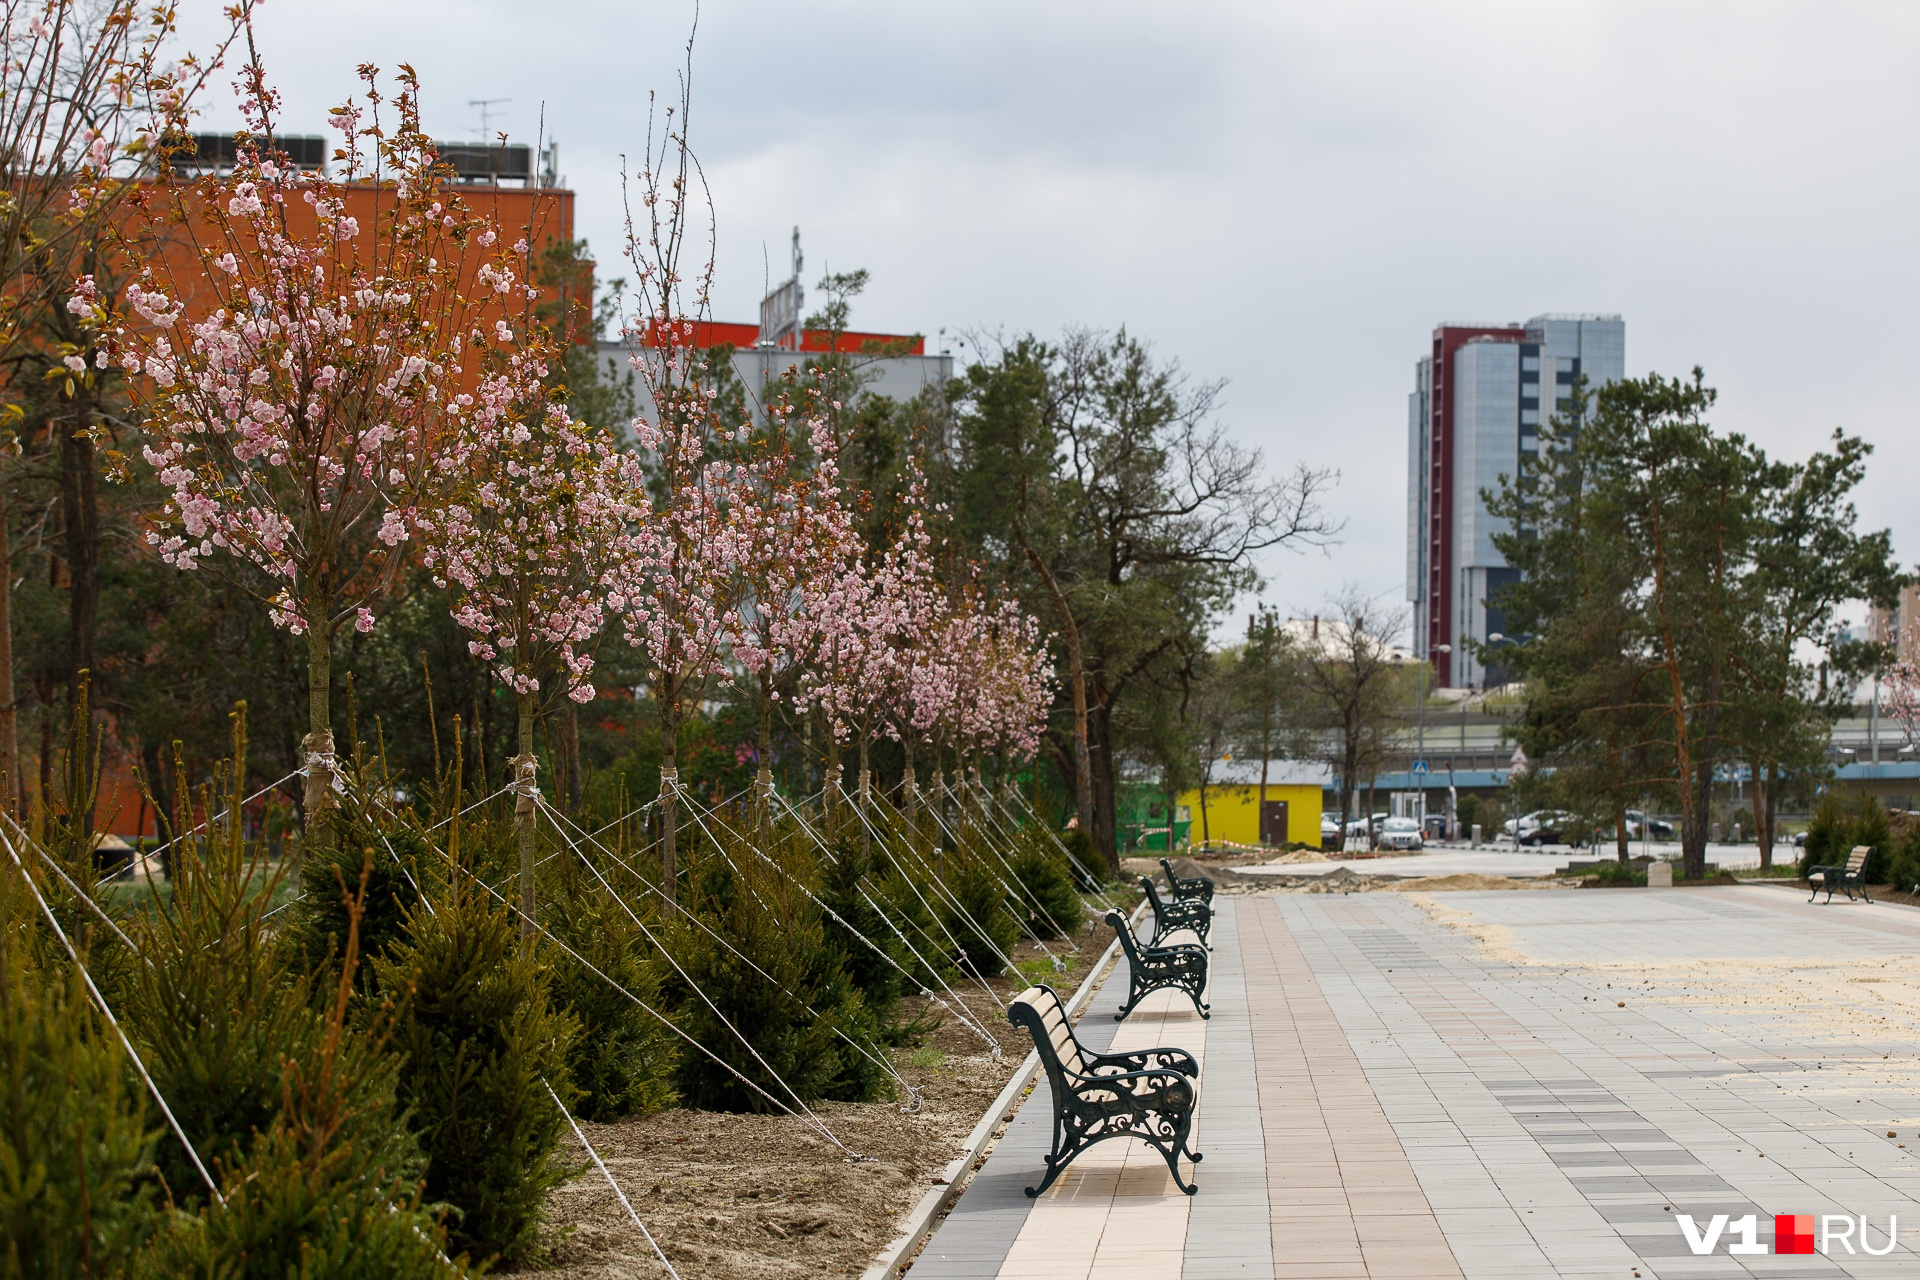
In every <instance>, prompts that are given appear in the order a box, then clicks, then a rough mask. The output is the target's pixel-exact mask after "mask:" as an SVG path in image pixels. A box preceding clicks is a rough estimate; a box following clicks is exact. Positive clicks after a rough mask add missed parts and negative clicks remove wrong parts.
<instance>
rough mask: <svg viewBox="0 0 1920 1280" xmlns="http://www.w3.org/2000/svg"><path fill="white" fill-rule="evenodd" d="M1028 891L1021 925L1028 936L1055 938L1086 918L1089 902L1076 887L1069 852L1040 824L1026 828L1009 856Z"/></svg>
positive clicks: (1022, 905) (1021, 882) (1026, 891)
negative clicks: (1065, 851)
mask: <svg viewBox="0 0 1920 1280" xmlns="http://www.w3.org/2000/svg"><path fill="white" fill-rule="evenodd" d="M1009 861H1010V862H1011V863H1012V866H1013V874H1014V875H1015V876H1016V877H1018V878H1019V881H1020V885H1021V887H1022V888H1023V889H1024V890H1025V892H1024V893H1023V894H1022V895H1021V900H1020V907H1021V920H1020V925H1021V928H1023V929H1024V930H1025V931H1026V933H1027V936H1029V937H1033V938H1055V937H1059V936H1061V935H1063V934H1069V933H1072V932H1073V931H1074V930H1075V929H1076V928H1078V927H1079V926H1080V923H1081V921H1083V920H1085V919H1086V916H1087V908H1086V904H1085V903H1083V902H1082V901H1081V900H1080V895H1079V893H1078V892H1076V891H1075V889H1074V887H1073V873H1072V870H1071V868H1070V867H1069V865H1068V863H1067V859H1066V855H1065V854H1063V853H1061V852H1060V850H1059V849H1058V848H1057V847H1056V846H1055V845H1054V843H1053V840H1052V839H1051V838H1050V837H1049V835H1048V833H1047V832H1045V831H1043V830H1041V829H1040V828H1039V827H1035V826H1030V827H1026V828H1024V829H1023V830H1022V831H1021V832H1020V834H1019V836H1018V837H1017V838H1016V844H1015V846H1014V850H1013V856H1012V857H1011V858H1010V859H1009Z"/></svg>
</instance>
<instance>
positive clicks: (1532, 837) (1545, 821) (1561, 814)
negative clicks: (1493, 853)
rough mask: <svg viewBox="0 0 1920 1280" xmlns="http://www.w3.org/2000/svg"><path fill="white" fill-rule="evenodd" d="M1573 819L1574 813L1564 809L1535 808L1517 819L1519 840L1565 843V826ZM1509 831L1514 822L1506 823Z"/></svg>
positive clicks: (1523, 841)
mask: <svg viewBox="0 0 1920 1280" xmlns="http://www.w3.org/2000/svg"><path fill="white" fill-rule="evenodd" d="M1573 821H1574V815H1573V814H1571V813H1568V812H1567V811H1566V810H1565V809H1536V810H1534V811H1533V812H1532V813H1529V814H1526V815H1524V816H1523V817H1521V818H1520V820H1519V841H1520V843H1521V844H1524V845H1543V844H1562V843H1565V840H1566V833H1567V826H1568V824H1570V823H1572V822H1573ZM1506 829H1507V831H1508V832H1509V833H1512V832H1513V831H1514V824H1513V823H1511V822H1509V823H1507V824H1506Z"/></svg>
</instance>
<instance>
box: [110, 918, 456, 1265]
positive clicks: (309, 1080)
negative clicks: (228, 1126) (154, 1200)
mask: <svg viewBox="0 0 1920 1280" xmlns="http://www.w3.org/2000/svg"><path fill="white" fill-rule="evenodd" d="M357 960H358V956H357V939H356V938H355V937H354V936H353V934H352V933H349V935H348V938H347V939H346V942H345V951H344V953H343V955H342V957H341V969H340V973H339V975H338V977H337V979H336V984H335V989H334V991H333V993H332V996H333V998H332V1001H331V1004H330V1006H329V1007H328V1008H327V1010H326V1012H325V1014H324V1017H323V1018H322V1020H321V1021H320V1024H319V1030H320V1031H321V1035H320V1036H319V1037H318V1038H317V1040H316V1041H315V1042H314V1043H312V1044H310V1045H309V1046H308V1053H307V1055H306V1056H304V1057H302V1058H299V1059H291V1058H290V1059H288V1060H286V1061H285V1062H284V1063H283V1064H282V1086H283V1087H282V1106H281V1109H280V1111H279V1113H278V1114H276V1115H275V1116H274V1118H273V1121H272V1123H271V1125H270V1126H269V1127H268V1128H267V1130H266V1131H265V1132H264V1133H260V1134H257V1135H255V1137H254V1141H253V1142H252V1144H251V1146H250V1148H249V1150H248V1151H247V1153H246V1156H245V1157H244V1158H243V1159H242V1160H241V1161H239V1162H238V1163H237V1164H234V1165H232V1166H229V1165H227V1164H226V1163H224V1162H222V1163H221V1164H219V1165H217V1166H216V1170H217V1176H218V1177H219V1179H220V1183H221V1191H222V1194H223V1195H224V1196H225V1198H226V1203H225V1204H224V1205H219V1206H215V1205H211V1204H207V1203H204V1202H203V1203H202V1204H201V1206H200V1209H199V1212H198V1213H195V1214H184V1213H176V1214H173V1215H170V1218H169V1222H168V1226H167V1229H166V1230H164V1231H163V1232H161V1233H160V1235H159V1236H158V1238H157V1240H156V1244H155V1248H154V1250H153V1252H152V1256H151V1257H150V1258H149V1259H148V1260H147V1266H146V1268H145V1270H147V1271H148V1273H149V1274H152V1275H154V1276H167V1277H172V1276H183V1275H186V1276H205V1277H216V1276H218V1277H228V1276H231V1277H235V1280H242V1278H245V1280H256V1278H257V1280H280V1278H281V1277H285V1276H299V1277H302V1278H303V1280H304V1278H307V1277H311V1278H313V1280H320V1278H321V1277H326V1278H327V1280H415V1278H417V1280H427V1278H428V1277H440V1276H444V1275H446V1273H447V1268H446V1264H445V1263H444V1262H443V1261H442V1257H443V1254H442V1246H443V1245H444V1243H445V1229H444V1227H443V1225H442V1223H441V1222H440V1221H439V1220H438V1219H437V1217H436V1215H435V1214H433V1213H432V1212H430V1211H429V1210H427V1209H426V1208H424V1207H423V1206H422V1204H421V1202H420V1181H419V1178H420V1173H421V1165H422V1161H421V1159H420V1152H419V1148H418V1146H417V1144H416V1143H415V1142H414V1140H413V1136H412V1135H411V1134H410V1133H408V1132H407V1131H406V1129H405V1127H404V1126H403V1125H402V1124H401V1123H400V1121H399V1119H398V1116H397V1112H396V1108H395V1096H394V1095H395V1088H394V1086H395V1078H396V1075H397V1071H396V1066H397V1064H396V1062H395V1061H394V1059H393V1058H392V1057H391V1056H390V1055H385V1054H383V1053H382V1052H381V1049H380V1045H379V1043H378V1041H379V1040H380V1039H381V1038H382V1037H383V1035H384V1032H385V1030H386V1024H387V1022H388V1020H389V1018H390V1016H391V1012H392V1010H391V1008H390V1007H388V1008H382V1009H381V1010H379V1011H378V1012H377V1013H375V1014H374V1015H373V1017H372V1026H371V1028H369V1029H368V1031H369V1032H370V1034H369V1033H367V1032H361V1031H357V1030H356V1029H355V1028H354V1027H353V1026H352V1025H351V1024H350V1021H349V1016H350V1010H351V1007H352V993H353V989H354V986H355V979H356V977H357V974H356V968H357Z"/></svg>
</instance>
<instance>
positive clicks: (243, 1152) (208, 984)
mask: <svg viewBox="0 0 1920 1280" xmlns="http://www.w3.org/2000/svg"><path fill="white" fill-rule="evenodd" d="M173 869H174V879H173V895H172V899H171V901H170V902H168V903H167V904H165V905H160V904H157V903H156V904H154V905H152V906H150V907H149V909H147V910H146V911H144V912H142V913H141V914H140V915H139V916H137V917H135V918H134V920H133V921H132V922H131V923H132V932H133V935H134V938H135V941H136V942H137V943H138V944H139V946H140V950H141V954H142V955H143V957H144V958H145V960H146V961H147V963H146V964H141V965H136V966H134V967H133V969H132V971H131V973H130V975H129V979H128V992H127V999H126V1004H125V1013H126V1016H127V1021H128V1022H129V1023H130V1024H131V1025H132V1026H133V1027H134V1028H135V1029H136V1033H137V1034H136V1039H137V1041H138V1042H139V1044H140V1046H141V1049H142V1053H143V1056H144V1057H145V1059H146V1063H147V1067H148V1070H149V1071H151V1072H152V1074H153V1078H154V1083H155V1084H156V1086H158V1088H159V1090H160V1093H161V1096H163V1097H165V1098H166V1099H167V1103H168V1105H169V1106H170V1107H171V1108H172V1109H173V1114H174V1117H175V1118H176V1119H177V1120H178V1121H179V1122H180V1125H181V1127H182V1128H183V1129H184V1130H185V1131H186V1133H187V1136H188V1137H189V1138H190V1139H191V1140H192V1141H193V1144H194V1146H195V1148H196V1149H197V1150H198V1152H199V1154H200V1158H201V1160H202V1161H203V1162H204V1163H205V1164H206V1166H207V1168H208V1169H209V1170H212V1169H214V1168H215V1167H216V1166H219V1167H222V1168H226V1169H235V1168H239V1167H240V1166H241V1165H243V1164H244V1163H245V1162H246V1159H247V1153H248V1151H249V1150H250V1149H251V1147H252V1144H253V1141H254V1136H255V1135H256V1134H262V1133H265V1132H267V1131H268V1130H269V1129H271V1128H272V1127H273V1121H274V1117H275V1116H276V1115H277V1114H278V1113H279V1111H280V1107H281V1102H282V1090H283V1080H282V1073H281V1065H282V1063H284V1062H286V1061H288V1060H295V1061H298V1060H300V1059H301V1058H303V1057H304V1056H306V1054H307V1053H308V1052H309V1051H310V1049H311V1048H312V1047H313V1045H314V1043H315V1041H316V1040H317V1038H318V1032H317V1030H316V1026H315V1023H316V1016H315V1012H314V1010H313V1009H312V1007H311V1001H310V998H309V996H310V988H309V986H308V984H307V983H306V981H305V980H304V978H303V975H302V974H301V973H300V971H299V970H298V969H297V968H296V967H295V966H294V965H293V964H290V963H289V954H288V952H287V951H286V950H285V949H283V948H282V947H281V946H280V945H278V939H277V938H276V937H275V935H274V933H273V931H272V929H271V928H270V927H269V926H267V925H266V924H265V923H264V922H263V917H264V916H265V914H266V911H267V903H268V902H269V901H270V900H271V898H272V896H273V893H274V891H275V889H276V888H277V887H278V885H279V881H280V877H279V875H278V874H277V873H273V872H270V871H268V870H267V869H266V868H265V867H264V866H262V864H261V862H260V860H259V859H258V858H257V857H255V856H254V855H253V854H251V853H248V852H245V851H243V850H241V849H240V848H239V846H238V841H237V840H225V839H218V838H216V839H211V840H206V841H197V840H181V841H180V842H178V843H177V844H176V846H175V849H174V858H173ZM155 1163H156V1164H157V1166H158V1167H159V1170H160V1173H161V1176H162V1177H163V1178H164V1179H165V1182H166V1185H167V1187H168V1188H169V1189H170V1190H171V1193H172V1195H173V1197H174V1199H175V1201H176V1202H177V1203H179V1204H181V1205H183V1206H185V1207H188V1208H196V1207H198V1205H199V1204H200V1202H201V1201H203V1200H204V1199H205V1198H206V1194H207V1193H206V1186H205V1183H204V1182H203V1181H202V1179H201V1177H200V1173H199V1171H198V1170H197V1169H196V1168H195V1167H194V1164H193V1161H192V1159H191V1158H190V1157H189V1155H188V1154H187V1152H185V1151H184V1150H182V1149H181V1147H180V1144H179V1143H178V1142H177V1141H174V1140H171V1139H169V1140H168V1141H165V1142H162V1143H160V1144H159V1147H158V1149H157V1152H156V1154H155Z"/></svg>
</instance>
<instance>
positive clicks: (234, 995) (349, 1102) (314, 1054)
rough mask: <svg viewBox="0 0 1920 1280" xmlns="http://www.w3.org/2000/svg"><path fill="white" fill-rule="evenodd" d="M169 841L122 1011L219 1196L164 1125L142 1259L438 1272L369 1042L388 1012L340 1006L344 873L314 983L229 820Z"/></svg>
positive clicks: (355, 906) (353, 973)
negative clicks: (331, 939)
mask: <svg viewBox="0 0 1920 1280" xmlns="http://www.w3.org/2000/svg"><path fill="white" fill-rule="evenodd" d="M175 852H176V857H175V859H174V868H175V875H176V878H175V882H174V893H173V897H172V900H171V902H170V903H168V904H166V905H164V906H160V905H155V906H153V907H150V908H149V909H148V910H147V911H146V912H145V913H144V914H143V915H142V916H141V917H140V918H139V919H138V920H137V921H136V926H137V930H138V931H137V933H136V935H135V936H136V939H137V940H138V941H139V942H140V944H141V952H142V954H143V956H144V958H145V959H146V960H147V961H148V962H149V963H147V964H142V965H138V966H136V967H135V968H134V970H133V976H132V980H131V982H130V996H131V998H130V1000H129V1002H128V1010H127V1012H128V1021H129V1023H130V1024H131V1025H132V1026H133V1028H134V1030H135V1033H136V1034H137V1037H138V1039H139V1041H140V1042H141V1043H142V1044H143V1045H144V1046H145V1047H146V1050H147V1062H148V1065H149V1068H150V1069H151V1071H152V1073H153V1076H154V1080H155V1083H156V1084H157V1085H158V1087H159V1089H160V1091H161V1094H162V1096H164V1097H166V1098H167V1100H168V1103H169V1104H170V1106H171V1107H172V1109H173V1111H174V1114H175V1116H176V1118H177V1119H178V1120H179V1121H180V1123H181V1126H182V1128H183V1129H184V1130H185V1131H186V1134H187V1137H188V1138H189V1139H191V1140H192V1142H193V1144H194V1147H195V1149H196V1150H197V1151H198V1153H199V1155H200V1158H201V1160H202V1161H203V1162H204V1164H205V1166H206V1168H207V1169H208V1171H209V1172H210V1174H211V1175H212V1176H213V1178H214V1179H215V1180H216V1182H217V1183H218V1185H219V1186H220V1189H221V1194H222V1195H223V1196H224V1197H225V1199H226V1204H225V1205H224V1206H221V1205H217V1204H213V1203H211V1201H212V1197H211V1196H210V1195H209V1194H208V1193H207V1191H206V1189H205V1184H204V1182H203V1181H202V1179H201V1176H200V1173H199V1170H198V1169H197V1168H196V1167H195V1165H194V1164H193V1161H192V1159H191V1157H190V1156H189V1154H188V1153H187V1152H186V1151H185V1150H184V1149H182V1147H181V1145H180V1143H179V1142H178V1141H177V1140H176V1139H174V1138H173V1136H172V1135H171V1134H168V1135H166V1136H165V1137H164V1138H163V1140H162V1141H161V1142H160V1143H159V1144H158V1147H157V1151H156V1158H155V1164H156V1165H157V1167H158V1168H159V1170H160V1172H161V1175H162V1178H163V1180H164V1186H165V1188H166V1189H167V1191H168V1192H169V1194H170V1195H171V1197H172V1198H173V1200H174V1201H175V1203H176V1205H178V1206H180V1207H179V1209H178V1211H176V1212H174V1213H172V1214H169V1215H168V1217H167V1223H166V1226H165V1228H164V1229H163V1230H162V1231H160V1232H159V1233H158V1235H157V1236H156V1238H155V1241H154V1245H153V1249H152V1254H151V1257H149V1258H148V1259H147V1260H146V1261H145V1262H144V1263H143V1264H142V1266H143V1269H145V1270H149V1271H150V1272H151V1273H152V1274H154V1275H164V1276H175V1275H196V1276H222V1277H225V1276H233V1277H248V1278H251V1277H260V1278H261V1280H268V1278H271V1280H280V1278H281V1277H285V1276H289V1275H296V1276H303V1277H305V1276H312V1277H319V1276H339V1277H359V1276H370V1277H371V1276H380V1277H389V1276H390V1277H402V1276H427V1275H431V1274H434V1273H435V1272H436V1271H444V1268H443V1267H442V1266H441V1264H440V1263H439V1262H438V1261H437V1259H438V1253H439V1242H440V1239H441V1228H440V1226H439V1224H438V1222H437V1221H436V1220H435V1218H434V1216H433V1215H432V1214H431V1213H429V1212H427V1211H425V1210H423V1209H422V1208H421V1206H420V1204H419V1202H418V1199H417V1187H418V1181H419V1177H420V1174H421V1172H422V1163H423V1162H422V1161H421V1158H420V1151H419V1148H418V1146H417V1144H416V1143H415V1142H414V1140H413V1137H412V1135H411V1134H410V1133H408V1131H407V1128H406V1126H405V1124H404V1122H403V1120H402V1119H401V1116H400V1108H399V1106H398V1103H397V1100H396V1096H395V1092H396V1091H395V1083H396V1081H395V1074H396V1073H395V1063H394V1062H393V1061H392V1060H391V1059H390V1058H388V1057H386V1056H384V1055H383V1052H382V1043H383V1041H384V1039H385V1037H386V1034H387V1030H388V1027H387V1022H388V1019H389V1017H390V1013H391V1011H390V1010H389V1009H386V1008H376V1009H372V1010H368V1011H366V1012H365V1018H364V1020H363V1021H356V1019H355V1017H354V1014H353V1006H354V1001H353V988H354V986H355V984H356V982H357V980H358V977H359V974H358V964H359V954H358V952H359V936H358V927H357V918H358V912H359V902H360V901H362V900H364V898H365V890H364V886H363V883H362V881H361V880H360V877H359V876H358V875H356V877H355V881H354V884H353V889H354V900H353V902H352V904H351V905H346V906H344V907H343V910H344V911H345V913H346V919H347V930H346V934H345V937H344V938H342V940H341V947H340V952H339V954H338V956H337V957H336V965H337V968H335V969H334V970H332V971H330V973H329V974H328V975H326V978H327V980H326V981H324V982H321V983H317V984H316V982H315V980H314V976H313V975H312V974H310V973H308V972H307V971H306V970H305V969H304V968H303V966H302V964H301V960H302V956H301V953H300V951H299V950H298V948H297V947H296V946H294V945H291V944H290V943H288V942H287V941H286V940H285V939H284V938H283V937H282V936H279V935H277V934H276V933H275V931H274V930H273V929H272V927H271V926H270V925H269V924H268V923H267V920H266V916H267V910H268V904H269V903H270V902H271V901H272V899H273V897H274V894H275V892H276V890H277V889H278V887H279V884H280V877H279V876H278V875H277V874H275V873H272V872H270V871H269V870H268V869H267V868H266V867H265V866H264V865H263V864H262V861H261V859H260V857H259V852H260V851H259V850H258V848H257V847H256V848H251V849H249V848H247V847H245V846H244V845H243V842H242V841H241V839H240V836H239V834H238V832H237V831H233V830H229V831H224V832H221V831H216V832H214V833H213V834H212V835H211V836H209V837H208V838H206V839H193V840H182V841H181V842H180V843H179V844H178V845H177V846H176V850H175ZM334 892H335V893H336V894H338V892H339V888H338V883H337V882H336V883H335V886H334Z"/></svg>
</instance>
